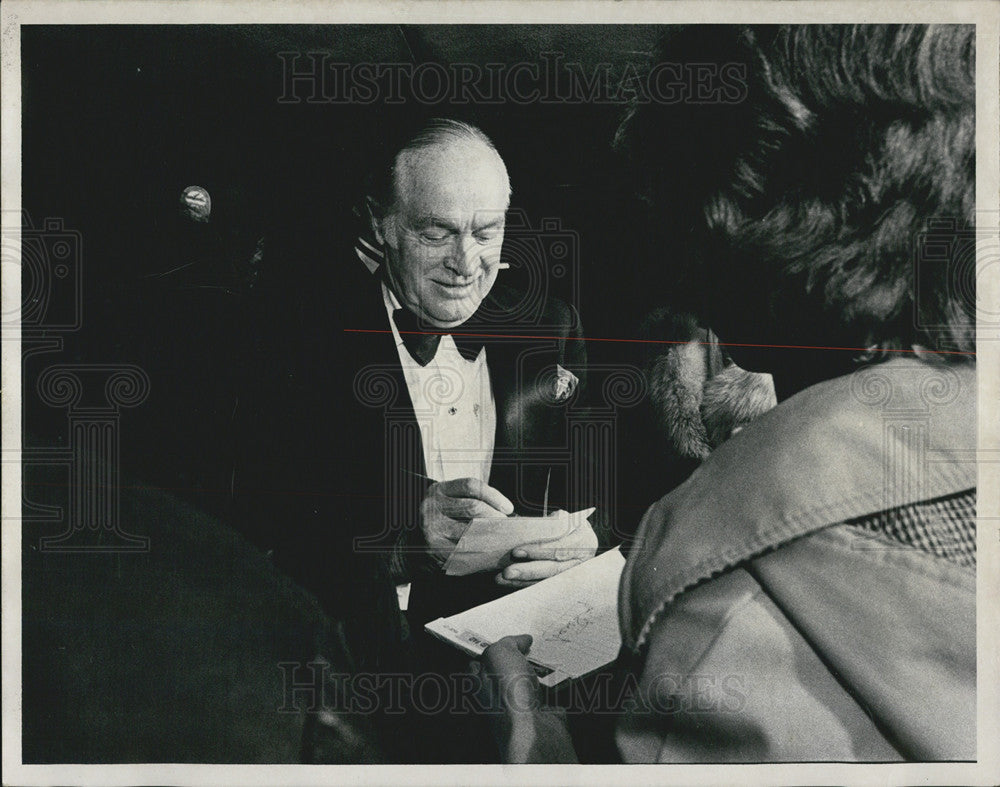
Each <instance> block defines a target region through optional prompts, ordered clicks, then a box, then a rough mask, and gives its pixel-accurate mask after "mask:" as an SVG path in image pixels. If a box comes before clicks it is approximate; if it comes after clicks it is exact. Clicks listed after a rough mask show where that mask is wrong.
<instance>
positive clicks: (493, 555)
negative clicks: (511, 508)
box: [444, 508, 595, 576]
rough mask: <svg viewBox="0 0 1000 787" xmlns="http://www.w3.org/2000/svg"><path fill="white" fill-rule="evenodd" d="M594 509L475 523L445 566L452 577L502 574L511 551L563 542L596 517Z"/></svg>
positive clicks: (485, 520) (473, 522)
mask: <svg viewBox="0 0 1000 787" xmlns="http://www.w3.org/2000/svg"><path fill="white" fill-rule="evenodd" d="M594 510H595V509H593V508H588V509H585V510H583V511H576V512H575V513H572V514H569V513H566V512H563V513H562V514H561V515H554V516H544V517H543V516H509V517H501V518H498V519H473V520H472V522H470V523H469V527H468V528H467V529H466V531H465V532H464V533H463V534H462V538H461V539H460V540H459V542H458V544H456V545H455V550H454V551H453V552H452V553H451V555H450V556H449V557H448V560H447V561H445V564H444V573H445V574H448V575H449V576H465V575H466V574H475V573H476V572H477V571H500V570H502V569H504V568H506V567H507V566H508V565H510V563H511V559H510V551H511V550H512V549H514V548H515V547H519V546H521V545H522V544H527V543H530V542H533V541H550V540H552V539H555V538H561V537H562V536H564V535H566V534H567V533H569V532H571V531H572V530H573V529H574V528H576V527H578V526H579V525H580V524H581V522H582V521H583V520H585V519H586V518H587V517H589V516H590V515H591V514H592V513H594Z"/></svg>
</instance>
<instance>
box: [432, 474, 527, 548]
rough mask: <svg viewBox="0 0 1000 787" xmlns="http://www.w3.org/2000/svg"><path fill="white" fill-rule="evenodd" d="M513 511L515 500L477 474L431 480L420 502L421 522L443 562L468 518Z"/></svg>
mask: <svg viewBox="0 0 1000 787" xmlns="http://www.w3.org/2000/svg"><path fill="white" fill-rule="evenodd" d="M512 513H514V504H513V503H511V502H510V500H508V499H507V498H506V497H504V495H503V493H502V492H500V491H498V490H496V489H494V488H493V487H492V486H490V485H489V484H484V483H483V482H482V481H480V480H479V479H478V478H456V479H455V480H453V481H439V482H437V483H434V484H431V486H430V488H429V489H428V490H427V494H426V496H425V497H424V501H423V503H421V505H420V524H421V527H422V529H423V531H424V538H426V539H427V545H428V546H429V547H430V552H431V554H432V555H433V556H434V557H435V558H436V559H437V560H438V561H439V562H441V563H444V561H446V560H447V559H448V556H449V555H450V554H451V553H452V551H453V550H454V549H455V545H456V544H457V543H458V541H459V539H460V538H461V537H462V533H464V532H465V529H466V528H467V527H468V526H469V522H470V521H471V520H473V519H477V518H502V517H506V516H510V514H512Z"/></svg>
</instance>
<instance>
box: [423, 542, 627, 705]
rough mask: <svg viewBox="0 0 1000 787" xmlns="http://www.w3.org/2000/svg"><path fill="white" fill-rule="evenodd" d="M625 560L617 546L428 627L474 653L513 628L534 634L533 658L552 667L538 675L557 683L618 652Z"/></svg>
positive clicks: (591, 668)
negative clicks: (534, 583) (620, 594)
mask: <svg viewBox="0 0 1000 787" xmlns="http://www.w3.org/2000/svg"><path fill="white" fill-rule="evenodd" d="M624 566H625V558H624V557H623V556H622V554H621V552H620V551H619V550H618V549H612V550H609V551H607V552H605V553H603V554H601V555H598V556H597V557H595V558H591V559H590V560H587V561H586V562H584V563H581V564H580V565H578V566H575V567H574V568H571V569H569V570H568V571H564V572H563V573H562V574H556V575H555V576H554V577H550V578H549V579H546V580H543V581H541V582H539V583H538V584H536V585H532V586H531V587H527V588H524V589H523V590H518V591H516V592H514V593H510V594H508V595H506V596H503V597H502V598H498V599H496V600H495V601H490V602H488V603H486V604H481V605H480V606H478V607H473V608H472V609H469V610H466V611H465V612H462V613H459V614H458V615H452V616H451V617H449V618H438V619H437V620H435V621H432V622H431V623H428V624H427V625H426V626H425V627H424V628H425V629H427V631H429V632H430V633H431V634H433V635H435V636H436V637H438V638H440V639H442V640H444V641H445V642H448V643H450V644H452V645H454V646H455V647H457V648H459V649H460V650H463V651H465V652H466V653H468V654H470V655H473V656H478V655H480V654H481V653H482V652H483V650H484V649H485V648H486V647H487V646H489V645H490V644H492V643H494V642H496V641H497V640H499V639H501V638H502V637H505V636H507V635H508V634H530V635H531V636H532V638H533V640H534V641H533V642H532V645H531V650H530V652H529V653H528V659H529V660H530V661H531V662H532V663H534V664H535V665H537V666H539V667H544V668H546V669H547V670H549V673H548V674H543V675H541V676H540V677H539V680H540V682H541V683H542V684H544V685H546V686H554V685H557V684H558V683H561V682H562V681H564V680H567V679H570V678H578V677H581V676H582V675H586V674H587V673H589V672H593V671H594V670H596V669H600V668H601V667H603V666H604V665H605V664H610V663H611V662H612V661H614V660H615V657H616V656H617V655H618V650H619V648H620V647H621V635H620V633H619V629H618V582H619V579H620V577H621V573H622V568H623V567H624Z"/></svg>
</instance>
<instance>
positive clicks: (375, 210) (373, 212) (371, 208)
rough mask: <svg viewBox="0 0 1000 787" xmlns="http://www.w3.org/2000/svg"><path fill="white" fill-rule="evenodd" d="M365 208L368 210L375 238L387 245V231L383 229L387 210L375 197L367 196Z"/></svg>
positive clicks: (369, 221)
mask: <svg viewBox="0 0 1000 787" xmlns="http://www.w3.org/2000/svg"><path fill="white" fill-rule="evenodd" d="M365 210H366V211H367V212H368V223H369V225H370V226H371V228H372V233H374V235H375V240H377V241H378V242H379V243H381V244H382V245H385V233H384V231H383V230H382V220H383V218H384V215H385V211H384V210H383V208H382V206H381V205H380V204H379V203H378V200H376V199H375V198H374V197H365Z"/></svg>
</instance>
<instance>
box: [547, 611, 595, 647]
mask: <svg viewBox="0 0 1000 787" xmlns="http://www.w3.org/2000/svg"><path fill="white" fill-rule="evenodd" d="M575 605H576V606H577V610H576V611H575V612H574V613H572V616H571V617H570V618H569V619H568V620H567V621H566V622H565V623H563V624H562V625H561V626H559V627H558V628H555V629H551V630H548V631H546V632H544V633H543V634H542V639H543V640H544V641H546V642H570V643H572V642H576V641H577V639H578V638H579V636H580V634H582V633H583V632H584V631H586V630H587V627H588V626H590V624H591V623H593V622H594V608H593V607H592V606H591V605H590V604H587V603H586V602H583V601H576V602H575Z"/></svg>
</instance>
